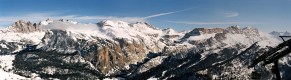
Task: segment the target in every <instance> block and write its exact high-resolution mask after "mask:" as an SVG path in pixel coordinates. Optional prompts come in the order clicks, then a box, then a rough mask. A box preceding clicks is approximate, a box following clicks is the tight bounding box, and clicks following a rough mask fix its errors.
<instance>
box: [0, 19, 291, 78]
mask: <svg viewBox="0 0 291 80" xmlns="http://www.w3.org/2000/svg"><path fill="white" fill-rule="evenodd" d="M0 37H1V38H0V54H1V55H5V56H7V55H11V56H10V58H12V59H14V60H13V61H12V64H11V65H9V67H12V68H9V69H10V70H9V71H7V70H6V71H5V70H4V72H6V73H9V74H13V75H16V74H17V75H21V76H23V77H21V79H22V78H43V79H55V78H56V79H101V78H124V79H149V78H158V79H177V78H178V79H214V78H217V79H218V78H219V79H230V78H234V79H250V76H249V75H251V73H252V71H254V69H249V68H247V66H248V64H249V63H251V62H252V60H253V59H254V58H256V57H258V56H259V55H261V54H262V53H259V52H260V51H261V50H268V47H267V46H276V45H277V44H278V43H279V42H280V41H279V40H277V39H276V38H273V36H271V35H270V34H267V33H263V32H261V31H259V30H258V29H256V28H251V27H246V28H240V27H238V26H231V27H228V28H195V29H193V30H191V31H184V32H178V31H175V30H173V29H171V28H167V29H158V28H156V27H154V26H152V25H150V24H149V23H146V22H136V23H128V22H124V21H117V20H104V21H101V22H98V23H96V24H82V23H78V22H75V21H70V20H64V19H60V20H53V19H47V20H45V21H41V22H40V23H31V22H25V21H23V20H20V21H17V22H15V23H14V24H13V25H12V26H10V27H8V28H5V29H1V30H0ZM256 42H258V44H256V46H255V47H252V49H251V51H248V52H247V53H246V54H244V55H242V56H241V57H239V58H234V59H231V57H234V56H236V55H237V54H239V53H241V52H242V51H244V50H246V49H247V48H248V47H250V46H251V45H252V44H254V43H256ZM34 45H35V46H34ZM10 58H9V59H10ZM229 59H231V60H229ZM2 60H5V59H2ZM226 60H229V61H227V63H224V64H222V63H221V62H226ZM3 62H5V61H1V63H3ZM285 62H286V61H285ZM287 63H288V61H287ZM27 64H30V65H27ZM216 64H221V65H219V66H215V65H216ZM1 66H5V65H1ZM1 68H2V69H6V68H5V67H1ZM260 70H261V71H265V72H269V73H266V74H262V75H263V76H266V75H271V73H270V71H268V68H263V67H261V68H260ZM0 72H1V71H0ZM6 73H5V74H6ZM283 77H284V76H283ZM270 78H272V76H268V77H262V79H270Z"/></svg>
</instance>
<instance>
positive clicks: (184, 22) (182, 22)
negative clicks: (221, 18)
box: [167, 21, 241, 25]
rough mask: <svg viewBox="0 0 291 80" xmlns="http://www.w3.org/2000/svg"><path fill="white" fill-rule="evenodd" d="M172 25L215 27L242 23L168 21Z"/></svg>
mask: <svg viewBox="0 0 291 80" xmlns="http://www.w3.org/2000/svg"><path fill="white" fill-rule="evenodd" d="M167 22H171V23H179V24H190V25H213V24H240V23H241V22H186V21H167Z"/></svg>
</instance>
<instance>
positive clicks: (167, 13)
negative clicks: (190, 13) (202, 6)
mask: <svg viewBox="0 0 291 80" xmlns="http://www.w3.org/2000/svg"><path fill="white" fill-rule="evenodd" d="M191 9H193V8H187V9H183V10H179V11H172V12H165V13H159V14H154V15H150V16H146V17H143V19H150V18H154V17H159V16H164V15H169V14H174V13H178V12H183V11H187V10H191Z"/></svg>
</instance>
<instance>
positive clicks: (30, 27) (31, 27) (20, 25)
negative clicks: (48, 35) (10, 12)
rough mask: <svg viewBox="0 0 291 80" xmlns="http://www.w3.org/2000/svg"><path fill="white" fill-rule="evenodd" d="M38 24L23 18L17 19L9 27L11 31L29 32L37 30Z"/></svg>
mask: <svg viewBox="0 0 291 80" xmlns="http://www.w3.org/2000/svg"><path fill="white" fill-rule="evenodd" d="M38 26H39V25H38V24H36V23H31V22H25V21H23V20H19V21H17V22H15V23H14V24H12V26H11V27H10V28H11V29H12V30H13V31H15V32H20V33H29V32H34V31H39V30H40V29H39V27H38Z"/></svg>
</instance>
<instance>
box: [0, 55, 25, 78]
mask: <svg viewBox="0 0 291 80" xmlns="http://www.w3.org/2000/svg"><path fill="white" fill-rule="evenodd" d="M14 59H15V55H1V56H0V66H1V69H0V75H1V77H0V80H7V79H8V80H19V79H26V78H25V77H23V76H19V75H17V74H14V73H12V71H11V69H12V68H13V65H12V64H13V62H12V61H13V60H14Z"/></svg>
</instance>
